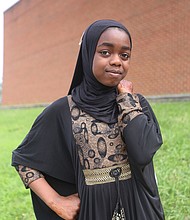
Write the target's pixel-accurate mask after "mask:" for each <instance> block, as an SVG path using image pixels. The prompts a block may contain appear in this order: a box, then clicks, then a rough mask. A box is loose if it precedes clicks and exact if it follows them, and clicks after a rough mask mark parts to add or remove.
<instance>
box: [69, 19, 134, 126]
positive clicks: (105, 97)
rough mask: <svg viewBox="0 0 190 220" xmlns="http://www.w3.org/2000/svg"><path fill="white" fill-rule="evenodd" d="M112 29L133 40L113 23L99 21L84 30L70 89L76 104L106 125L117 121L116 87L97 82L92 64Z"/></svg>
mask: <svg viewBox="0 0 190 220" xmlns="http://www.w3.org/2000/svg"><path fill="white" fill-rule="evenodd" d="M110 27H117V28H120V29H122V30H124V31H125V32H126V33H127V34H128V36H129V39H130V42H131V48H132V41H131V36H130V34H129V31H128V30H127V29H126V28H125V27H124V26H123V25H122V24H120V23H119V22H116V21H113V20H100V21H96V22H95V23H93V24H92V25H90V27H89V28H88V29H87V30H86V31H85V33H84V35H83V38H82V44H81V48H80V51H79V55H78V60H77V65H76V68H75V72H74V77H73V81H72V83H71V87H70V90H69V94H71V93H72V97H73V100H74V102H75V103H76V104H77V105H78V106H79V107H80V108H81V109H82V110H84V111H85V112H87V113H88V114H90V115H91V116H93V117H94V118H96V119H98V120H100V121H103V122H106V123H110V124H112V123H115V122H117V114H118V107H117V103H116V99H115V98H116V95H117V87H108V86H105V85H103V84H101V83H100V82H98V81H97V80H96V78H95V77H94V75H93V72H92V63H93V58H94V53H95V50H96V45H97V43H98V40H99V38H100V36H101V34H102V33H103V32H104V31H105V30H106V29H107V28H110Z"/></svg>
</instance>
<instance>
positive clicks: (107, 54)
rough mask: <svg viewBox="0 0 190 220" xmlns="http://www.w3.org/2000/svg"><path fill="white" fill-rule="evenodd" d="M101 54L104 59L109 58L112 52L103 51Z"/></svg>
mask: <svg viewBox="0 0 190 220" xmlns="http://www.w3.org/2000/svg"><path fill="white" fill-rule="evenodd" d="M99 53H100V54H101V55H102V56H104V57H107V56H109V55H110V52H109V51H108V50H101V51H100V52H99Z"/></svg>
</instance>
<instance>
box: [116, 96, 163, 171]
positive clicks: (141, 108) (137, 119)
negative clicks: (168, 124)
mask: <svg viewBox="0 0 190 220" xmlns="http://www.w3.org/2000/svg"><path fill="white" fill-rule="evenodd" d="M126 103H128V105H127V104H126ZM118 104H119V106H120V115H119V122H120V124H122V126H123V138H124V141H125V143H126V145H127V152H128V156H129V159H130V161H131V162H132V163H134V164H136V165H138V166H140V167H144V166H146V165H147V164H149V163H150V162H151V160H152V158H153V156H154V154H155V152H156V151H157V150H158V149H159V147H160V146H161V144H162V137H161V133H160V129H159V125H158V122H157V120H156V117H155V115H154V113H153V111H152V109H151V107H150V105H149V103H148V102H147V100H146V99H145V98H144V97H143V96H141V95H138V96H137V95H133V96H132V95H130V94H127V93H125V94H123V95H122V98H121V97H118ZM127 115H128V117H127ZM124 116H125V117H124ZM126 117H127V118H128V119H130V120H128V121H127V123H126V120H124V119H125V118H126Z"/></svg>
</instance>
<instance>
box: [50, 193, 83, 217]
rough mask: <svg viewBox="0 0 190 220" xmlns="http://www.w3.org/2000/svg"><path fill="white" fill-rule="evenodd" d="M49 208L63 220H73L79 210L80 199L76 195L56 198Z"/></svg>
mask: <svg viewBox="0 0 190 220" xmlns="http://www.w3.org/2000/svg"><path fill="white" fill-rule="evenodd" d="M50 208H51V209H52V210H53V211H54V212H55V213H56V214H57V215H59V216H60V217H61V218H63V219H65V220H75V219H76V218H77V216H78V213H79V209H80V199H79V197H78V194H77V193H76V194H73V195H70V196H58V197H57V198H56V200H55V201H54V202H53V203H52V204H51V205H50Z"/></svg>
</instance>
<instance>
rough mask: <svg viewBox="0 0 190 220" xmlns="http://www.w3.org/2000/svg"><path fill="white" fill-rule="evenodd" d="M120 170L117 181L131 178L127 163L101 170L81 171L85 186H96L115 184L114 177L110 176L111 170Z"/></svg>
mask: <svg viewBox="0 0 190 220" xmlns="http://www.w3.org/2000/svg"><path fill="white" fill-rule="evenodd" d="M118 168H119V169H120V170H121V174H119V177H118V178H119V180H127V179H130V178H131V170H130V166H129V163H126V164H120V165H115V166H111V167H106V168H101V169H93V170H92V169H85V170H83V173H84V176H85V182H86V185H96V184H103V183H110V182H115V177H114V176H112V175H110V173H111V172H112V171H113V170H117V169H118Z"/></svg>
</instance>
